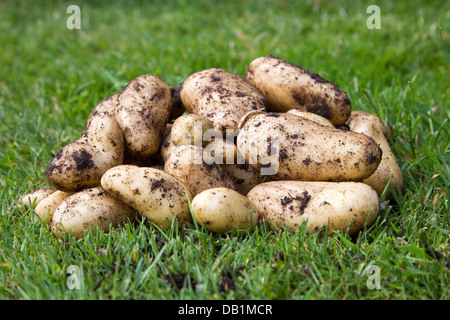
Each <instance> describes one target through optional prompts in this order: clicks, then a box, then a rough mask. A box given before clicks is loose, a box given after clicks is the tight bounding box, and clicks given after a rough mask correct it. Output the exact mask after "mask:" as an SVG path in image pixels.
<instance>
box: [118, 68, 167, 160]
mask: <svg viewBox="0 0 450 320" xmlns="http://www.w3.org/2000/svg"><path fill="white" fill-rule="evenodd" d="M171 99H172V98H171V94H170V88H169V86H168V85H167V84H166V83H165V82H164V80H162V79H161V78H159V77H158V76H155V75H152V74H144V75H141V76H139V77H137V78H135V79H133V80H132V81H131V82H130V83H129V84H128V85H127V86H126V87H125V88H124V89H123V90H122V91H121V92H120V93H119V94H118V96H117V102H116V104H117V106H116V113H115V117H116V120H117V122H118V124H119V126H120V128H121V131H122V133H123V137H124V140H125V146H126V150H127V152H130V154H131V156H132V157H133V158H136V159H146V158H148V157H150V156H152V155H154V154H156V153H157V152H158V151H159V147H160V144H161V141H162V136H163V132H164V129H165V127H166V124H167V122H168V121H169V116H170V113H171V112H172V100H171Z"/></svg>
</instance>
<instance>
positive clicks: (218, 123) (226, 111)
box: [179, 68, 266, 132]
mask: <svg viewBox="0 0 450 320" xmlns="http://www.w3.org/2000/svg"><path fill="white" fill-rule="evenodd" d="M179 91H180V97H181V100H182V101H183V104H184V106H185V107H186V109H187V110H188V111H189V112H190V113H196V114H200V115H203V116H205V117H207V118H208V119H210V120H211V122H212V123H213V124H214V128H216V129H217V130H219V131H222V132H225V131H226V130H227V129H232V130H236V129H237V125H238V123H239V120H240V118H241V117H242V116H243V115H244V114H246V113H247V112H249V111H251V110H265V105H266V99H264V97H263V96H262V94H261V93H260V92H259V91H258V90H257V89H256V88H255V87H253V86H252V85H251V84H250V83H249V82H248V81H247V80H245V79H244V78H242V77H241V76H239V75H236V74H234V73H231V72H228V71H225V70H222V69H217V68H211V69H206V70H202V71H199V72H196V73H194V74H192V75H190V76H189V77H188V78H186V79H185V80H184V82H183V83H182V84H181V86H180V88H179Z"/></svg>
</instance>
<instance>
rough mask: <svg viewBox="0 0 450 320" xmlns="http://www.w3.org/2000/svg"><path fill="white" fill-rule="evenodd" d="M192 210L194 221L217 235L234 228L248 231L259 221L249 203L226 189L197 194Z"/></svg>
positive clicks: (233, 191) (243, 197)
mask: <svg viewBox="0 0 450 320" xmlns="http://www.w3.org/2000/svg"><path fill="white" fill-rule="evenodd" d="M192 208H193V211H194V217H195V220H196V221H197V222H199V223H201V224H203V225H204V226H205V228H206V229H208V230H210V231H212V232H217V233H222V232H227V231H230V230H232V229H234V228H236V229H248V228H250V227H252V226H256V225H257V224H258V220H259V219H258V215H257V214H256V213H254V212H253V207H252V204H251V202H250V201H249V200H248V199H247V198H246V197H245V196H243V195H242V194H240V193H238V192H236V191H235V190H232V189H228V188H213V189H208V190H205V191H203V192H201V193H199V194H198V195H196V196H195V197H194V199H193V200H192Z"/></svg>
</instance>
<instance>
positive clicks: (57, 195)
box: [35, 190, 72, 224]
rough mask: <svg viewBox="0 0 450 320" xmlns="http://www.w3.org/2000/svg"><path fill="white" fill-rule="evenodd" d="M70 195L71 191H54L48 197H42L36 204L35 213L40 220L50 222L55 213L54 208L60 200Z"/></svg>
mask: <svg viewBox="0 0 450 320" xmlns="http://www.w3.org/2000/svg"><path fill="white" fill-rule="evenodd" d="M70 195H72V193H71V192H64V191H59V190H57V191H55V192H53V193H52V194H50V195H49V196H48V197H46V198H44V199H42V201H41V202H39V204H38V205H37V206H36V209H35V211H36V214H37V215H38V216H39V218H40V219H41V221H42V222H44V223H45V224H50V223H51V221H52V218H53V214H54V213H55V210H56V208H57V207H58V206H59V205H60V204H61V202H62V201H63V200H64V199H66V198H67V197H69V196H70Z"/></svg>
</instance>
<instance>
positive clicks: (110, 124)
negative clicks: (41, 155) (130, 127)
mask: <svg viewBox="0 0 450 320" xmlns="http://www.w3.org/2000/svg"><path fill="white" fill-rule="evenodd" d="M123 159H124V143H123V137H122V132H121V130H120V128H119V126H118V124H117V122H116V120H115V119H114V117H113V116H112V115H110V114H109V113H98V114H96V115H95V117H93V118H92V119H91V121H90V123H89V126H88V127H87V129H86V131H85V132H84V133H83V135H82V136H81V137H80V138H78V139H76V140H75V141H73V142H71V143H70V144H68V145H67V146H65V147H64V148H62V149H61V150H59V151H58V153H57V154H56V155H55V157H54V158H53V159H52V161H51V162H50V163H49V164H48V166H47V169H46V172H45V175H46V177H47V180H48V182H49V183H50V184H51V185H52V186H53V187H55V188H56V189H58V190H61V191H65V192H75V191H79V190H82V189H86V188H91V187H95V186H99V185H100V178H101V176H102V174H103V173H104V172H105V171H106V170H108V169H109V168H111V167H114V166H116V165H120V164H122V163H123Z"/></svg>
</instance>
